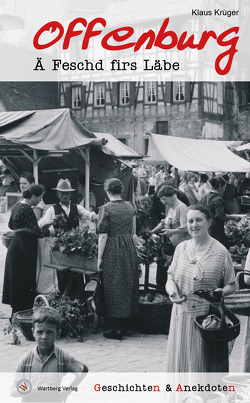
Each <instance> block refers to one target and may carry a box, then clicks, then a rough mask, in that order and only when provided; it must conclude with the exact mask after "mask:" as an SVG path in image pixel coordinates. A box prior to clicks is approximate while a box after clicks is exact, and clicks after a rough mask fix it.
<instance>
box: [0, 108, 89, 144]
mask: <svg viewBox="0 0 250 403" xmlns="http://www.w3.org/2000/svg"><path fill="white" fill-rule="evenodd" d="M0 139H4V140H8V141H11V142H12V143H14V144H22V145H26V146H28V147H30V148H33V149H36V150H49V151H55V150H68V149H71V148H74V147H79V146H83V145H87V144H90V143H91V142H93V140H94V139H93V135H92V133H91V132H90V131H89V130H88V129H86V127H84V126H83V125H82V124H81V123H80V122H79V121H78V120H77V119H76V118H75V117H74V115H73V114H72V113H71V111H70V109H48V110H35V111H22V112H0ZM0 144H1V142H0Z"/></svg>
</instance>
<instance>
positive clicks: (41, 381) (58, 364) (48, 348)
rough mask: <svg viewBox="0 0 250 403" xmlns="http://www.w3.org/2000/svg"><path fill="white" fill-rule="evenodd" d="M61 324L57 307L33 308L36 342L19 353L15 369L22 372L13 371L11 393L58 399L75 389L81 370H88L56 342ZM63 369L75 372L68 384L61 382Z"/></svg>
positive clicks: (81, 376)
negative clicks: (32, 347)
mask: <svg viewBox="0 0 250 403" xmlns="http://www.w3.org/2000/svg"><path fill="white" fill-rule="evenodd" d="M60 325H61V318H60V315H59V313H58V312H57V310H56V309H54V308H51V307H41V308H40V309H37V310H36V311H35V312H34V314H33V335H34V338H35V341H36V346H35V348H34V349H32V350H30V351H28V352H27V353H26V354H25V355H24V356H23V357H21V359H20V361H19V363H18V365H17V367H16V369H15V372H16V373H22V376H20V377H18V376H17V374H16V375H15V381H14V383H13V387H12V391H11V395H12V396H16V397H17V396H18V397H20V396H21V395H22V396H23V401H47V402H48V401H60V402H61V401H65V400H66V398H67V396H68V395H69V394H70V393H71V392H73V391H77V390H78V388H77V386H78V385H79V383H80V382H81V381H82V379H83V377H84V376H83V375H81V374H80V373H82V372H88V368H87V367H86V365H84V364H83V363H82V362H81V361H78V360H76V359H75V358H74V357H72V356H71V355H69V354H68V353H66V352H64V351H63V350H61V349H60V348H58V347H57V346H56V345H55V341H56V339H57V338H58V337H59V336H60ZM29 373H30V374H29ZM33 373H34V375H32V374H33ZM55 373H57V375H55ZM59 373H64V374H63V375H59ZM65 373H75V374H74V375H75V377H74V380H73V382H71V383H70V385H68V384H67V385H61V381H62V378H63V376H65ZM19 378H20V379H19ZM22 379H24V380H25V379H26V380H29V379H30V382H31V385H32V390H31V393H28V389H26V387H27V385H26V384H25V385H26V386H23V385H22V382H21V381H22ZM19 381H20V382H21V384H20V385H19ZM45 385H46V386H45ZM26 392H27V395H26ZM34 398H35V399H34ZM30 399H31V400H30ZM40 399H41V400H40ZM52 399H53V400H52Z"/></svg>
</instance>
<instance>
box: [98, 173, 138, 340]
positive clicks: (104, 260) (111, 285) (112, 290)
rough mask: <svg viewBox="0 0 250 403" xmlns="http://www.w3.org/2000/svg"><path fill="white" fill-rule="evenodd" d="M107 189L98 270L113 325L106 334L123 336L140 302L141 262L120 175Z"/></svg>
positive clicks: (131, 208) (101, 216) (100, 223)
mask: <svg viewBox="0 0 250 403" xmlns="http://www.w3.org/2000/svg"><path fill="white" fill-rule="evenodd" d="M105 190H106V192H107V195H108V197H109V200H110V202H109V203H107V204H105V205H104V206H102V208H101V210H100V213H99V219H98V224H97V229H98V232H99V244H98V270H103V283H104V298H105V308H106V316H107V317H108V318H109V321H110V327H111V329H110V330H109V331H107V332H104V333H103V335H104V337H107V338H109V339H118V340H120V339H121V338H122V336H123V335H124V333H125V323H126V322H127V321H128V318H129V317H130V315H131V314H133V313H136V312H137V311H138V305H139V276H138V262H137V253H136V248H135V245H134V242H133V238H132V229H133V217H134V214H135V208H134V206H133V205H132V204H131V203H130V202H128V201H124V200H122V198H121V193H122V191H123V185H122V182H121V181H120V180H119V179H115V178H114V179H110V180H108V181H107V182H106V183H105Z"/></svg>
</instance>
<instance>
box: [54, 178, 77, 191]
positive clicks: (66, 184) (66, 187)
mask: <svg viewBox="0 0 250 403" xmlns="http://www.w3.org/2000/svg"><path fill="white" fill-rule="evenodd" d="M53 190H58V191H59V192H74V190H75V189H72V187H71V184H70V181H69V180H68V179H60V180H59V182H58V184H57V187H56V188H53Z"/></svg>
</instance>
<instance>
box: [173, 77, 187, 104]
mask: <svg viewBox="0 0 250 403" xmlns="http://www.w3.org/2000/svg"><path fill="white" fill-rule="evenodd" d="M173 101H174V102H181V101H185V83H184V81H176V82H174V85H173Z"/></svg>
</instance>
